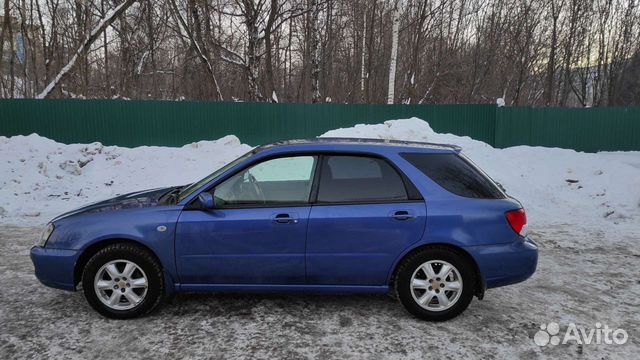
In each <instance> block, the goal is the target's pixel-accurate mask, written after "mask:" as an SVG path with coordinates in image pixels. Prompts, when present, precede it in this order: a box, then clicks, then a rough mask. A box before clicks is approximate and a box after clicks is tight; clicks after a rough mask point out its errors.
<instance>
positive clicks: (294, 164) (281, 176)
mask: <svg viewBox="0 0 640 360" xmlns="http://www.w3.org/2000/svg"><path fill="white" fill-rule="evenodd" d="M315 163H316V157H315V156H294V157H285V158H277V159H272V160H267V161H264V162H261V163H259V164H256V165H254V166H251V167H249V168H248V169H245V170H242V171H240V172H239V173H237V174H235V175H233V176H232V177H230V178H229V179H227V180H225V181H224V182H223V183H222V184H220V185H218V186H217V187H216V188H215V190H214V193H213V196H214V199H215V202H216V206H218V207H225V206H250V205H278V204H299V203H308V202H309V194H310V193H311V185H312V183H313V174H314V171H315Z"/></svg>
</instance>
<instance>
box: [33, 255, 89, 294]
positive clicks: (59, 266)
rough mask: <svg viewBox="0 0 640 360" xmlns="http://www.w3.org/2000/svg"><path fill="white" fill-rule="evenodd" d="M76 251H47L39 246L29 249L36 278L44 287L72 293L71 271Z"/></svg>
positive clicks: (76, 256) (73, 288) (73, 286)
mask: <svg viewBox="0 0 640 360" xmlns="http://www.w3.org/2000/svg"><path fill="white" fill-rule="evenodd" d="M77 258H78V251H76V250H64V249H49V248H43V247H40V246H34V247H32V248H31V261H32V262H33V267H34V268H35V272H36V277H37V278H38V280H40V282H41V283H43V284H44V285H46V286H49V287H53V288H56V289H63V290H70V291H74V290H75V289H76V288H75V284H74V281H73V270H74V266H75V263H76V260H77Z"/></svg>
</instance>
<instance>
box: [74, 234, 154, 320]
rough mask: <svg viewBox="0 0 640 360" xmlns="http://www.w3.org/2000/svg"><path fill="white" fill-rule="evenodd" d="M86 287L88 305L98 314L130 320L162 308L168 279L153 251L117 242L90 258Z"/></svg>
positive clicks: (84, 274) (85, 278)
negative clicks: (164, 275) (165, 280)
mask: <svg viewBox="0 0 640 360" xmlns="http://www.w3.org/2000/svg"><path fill="white" fill-rule="evenodd" d="M127 276H128V277H127ZM82 287H83V291H84V296H85V298H86V299H87V302H88V303H89V305H91V307H93V308H94V309H95V310H96V311H97V312H98V313H100V314H101V315H103V316H106V317H108V318H112V319H129V318H135V317H139V316H142V315H145V314H148V313H149V312H151V311H153V310H154V309H155V308H157V307H158V305H159V304H160V302H161V300H162V298H163V294H164V277H163V273H162V268H161V266H160V263H159V262H158V260H157V259H156V257H155V256H154V255H153V254H152V253H151V252H150V251H149V250H147V249H145V248H143V247H142V246H139V245H136V244H131V243H116V244H112V245H108V246H106V247H105V248H103V249H101V250H100V251H98V252H97V253H96V254H95V255H93V256H92V257H91V258H90V259H89V261H88V262H87V264H86V265H85V267H84V270H83V272H82Z"/></svg>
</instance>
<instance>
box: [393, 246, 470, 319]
mask: <svg viewBox="0 0 640 360" xmlns="http://www.w3.org/2000/svg"><path fill="white" fill-rule="evenodd" d="M429 269H431V271H429ZM445 271H448V272H447V273H446V274H442V272H445ZM427 272H429V274H427ZM396 274H397V275H396V279H395V285H396V295H397V297H398V299H399V300H400V303H401V304H402V305H403V306H404V307H405V309H407V311H408V312H409V313H411V314H412V315H414V316H415V317H417V318H419V319H422V320H427V321H445V320H449V319H452V318H454V317H456V316H458V315H459V314H460V313H462V312H463V311H464V310H465V309H466V308H467V307H468V306H469V304H470V303H471V300H472V299H473V295H474V293H475V287H476V274H475V271H474V267H473V264H472V263H470V261H469V260H467V258H466V257H465V256H464V255H462V254H460V253H459V252H457V251H455V250H453V249H450V248H448V247H443V246H433V247H429V248H426V249H424V250H420V251H418V252H416V253H414V254H411V255H409V257H407V258H406V259H405V260H404V261H402V263H401V264H400V267H399V268H398V271H397V273H396Z"/></svg>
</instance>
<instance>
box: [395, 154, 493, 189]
mask: <svg viewBox="0 0 640 360" xmlns="http://www.w3.org/2000/svg"><path fill="white" fill-rule="evenodd" d="M402 157H403V158H405V159H406V160H407V161H409V162H410V163H411V164H412V165H413V166H415V167H416V168H418V169H419V170H420V171H422V172H423V173H424V174H425V175H427V176H428V177H430V178H431V179H432V180H433V181H435V182H436V183H438V185H440V186H442V187H443V188H445V189H447V190H448V191H450V192H452V193H454V194H456V195H460V196H464V197H470V198H482V199H502V198H504V195H503V194H502V192H501V191H500V190H499V189H498V188H497V187H496V185H495V184H494V183H493V182H492V181H491V180H490V179H488V178H487V177H486V176H485V175H484V174H482V173H481V172H480V171H478V169H476V168H475V167H474V166H473V165H471V164H470V163H469V162H467V160H465V159H464V158H462V157H460V156H458V155H457V154H417V153H405V154H402Z"/></svg>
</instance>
